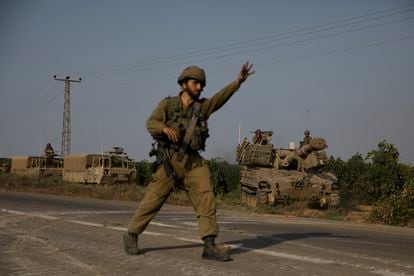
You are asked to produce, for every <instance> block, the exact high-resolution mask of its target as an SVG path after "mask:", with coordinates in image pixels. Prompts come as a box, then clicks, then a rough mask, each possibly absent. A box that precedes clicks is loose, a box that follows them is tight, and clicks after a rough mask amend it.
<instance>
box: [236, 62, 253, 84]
mask: <svg viewBox="0 0 414 276" xmlns="http://www.w3.org/2000/svg"><path fill="white" fill-rule="evenodd" d="M252 67H253V64H252V63H250V62H248V61H247V62H246V63H245V64H243V67H242V69H241V70H240V73H239V76H238V77H237V81H238V82H239V83H240V84H242V83H243V82H244V81H245V80H247V78H248V77H249V76H251V75H253V74H254V72H255V71H251V69H252Z"/></svg>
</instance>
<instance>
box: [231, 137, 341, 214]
mask: <svg viewBox="0 0 414 276" xmlns="http://www.w3.org/2000/svg"><path fill="white" fill-rule="evenodd" d="M254 133H255V134H254V136H253V140H252V142H249V141H247V139H246V138H245V139H244V141H243V142H242V143H240V144H239V145H238V146H237V162H238V164H239V165H240V166H241V170H240V185H241V202H242V204H243V205H247V206H252V207H256V206H258V205H260V204H262V205H267V206H275V205H277V204H279V203H280V204H285V205H286V204H289V203H290V202H291V201H307V202H308V203H309V205H311V206H313V207H321V208H325V207H328V206H335V205H337V204H338V203H339V191H338V187H337V178H336V177H335V176H334V175H333V174H331V173H327V172H323V171H322V168H323V166H324V165H325V163H326V160H327V156H326V152H325V151H324V149H326V148H327V144H326V141H325V139H323V138H310V139H309V140H308V141H306V142H302V143H301V146H300V147H299V148H295V147H294V146H291V147H289V148H274V147H273V145H272V143H271V138H272V134H273V132H272V131H261V130H256V131H255V132H254Z"/></svg>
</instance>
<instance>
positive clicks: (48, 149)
mask: <svg viewBox="0 0 414 276" xmlns="http://www.w3.org/2000/svg"><path fill="white" fill-rule="evenodd" d="M44 153H45V156H47V157H54V156H55V150H54V149H53V147H52V145H51V144H50V143H47V144H46V147H45V150H44Z"/></svg>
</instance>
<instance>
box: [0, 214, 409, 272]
mask: <svg viewBox="0 0 414 276" xmlns="http://www.w3.org/2000/svg"><path fill="white" fill-rule="evenodd" d="M1 211H2V212H4V213H9V214H15V215H21V216H28V217H35V218H42V219H47V220H61V221H64V222H69V223H74V224H80V225H85V226H92V227H98V228H107V229H112V230H117V231H127V228H125V227H119V226H106V225H104V224H100V223H93V222H87V221H80V220H67V219H62V218H59V217H52V216H48V215H44V214H41V213H27V212H21V211H14V210H7V209H1ZM159 226H165V224H162V225H159ZM143 234H145V235H151V236H163V237H170V238H173V239H176V240H180V241H186V242H192V243H198V244H201V243H202V241H200V240H196V239H189V238H185V237H179V236H175V235H171V234H165V233H158V232H152V231H145V232H144V233H143ZM227 246H228V247H230V248H233V249H238V250H243V251H246V252H251V253H255V254H261V255H266V256H272V257H279V258H284V259H290V260H295V261H301V262H308V263H314V264H321V265H323V264H325V265H327V264H333V265H342V266H349V267H354V268H357V269H366V270H368V271H369V272H370V273H374V274H379V275H383V276H407V274H405V273H403V272H393V271H391V270H384V269H376V268H375V267H374V266H365V265H362V264H353V263H352V264H351V263H347V262H341V261H334V260H329V259H320V258H314V257H308V256H302V255H296V254H288V253H283V252H276V251H271V250H265V249H255V248H250V247H244V246H241V245H227Z"/></svg>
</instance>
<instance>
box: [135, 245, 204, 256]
mask: <svg viewBox="0 0 414 276" xmlns="http://www.w3.org/2000/svg"><path fill="white" fill-rule="evenodd" d="M202 246H203V245H202V244H201V243H200V244H186V245H172V246H161V247H149V248H141V249H140V254H145V253H148V252H151V251H161V250H175V249H187V248H196V247H202Z"/></svg>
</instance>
